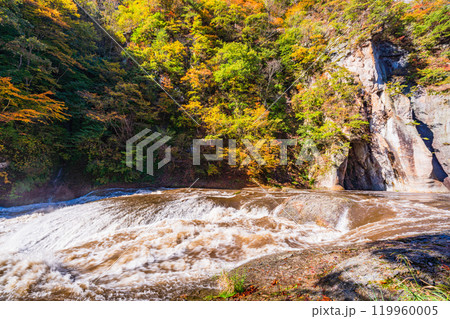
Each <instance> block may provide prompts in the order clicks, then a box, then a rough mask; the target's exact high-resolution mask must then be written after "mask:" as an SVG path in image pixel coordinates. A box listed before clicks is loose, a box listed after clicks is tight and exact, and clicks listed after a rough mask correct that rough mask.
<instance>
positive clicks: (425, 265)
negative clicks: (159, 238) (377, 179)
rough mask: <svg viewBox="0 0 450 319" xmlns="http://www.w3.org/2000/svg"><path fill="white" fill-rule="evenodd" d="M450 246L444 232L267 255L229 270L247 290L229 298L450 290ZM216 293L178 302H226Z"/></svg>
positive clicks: (379, 296) (400, 295)
mask: <svg viewBox="0 0 450 319" xmlns="http://www.w3.org/2000/svg"><path fill="white" fill-rule="evenodd" d="M449 247H450V233H445V234H442V233H440V234H430V235H421V236H416V237H408V238H402V239H396V240H385V241H377V242H371V243H365V244H356V245H351V246H342V247H328V248H320V249H319V248H312V249H309V250H305V251H290V252H283V253H279V254H274V255H269V256H265V257H262V258H259V259H255V260H252V261H250V262H248V263H246V264H244V265H242V266H240V267H238V268H236V269H234V270H232V271H231V273H233V272H238V273H239V274H245V278H246V279H245V285H246V290H245V292H243V293H241V294H236V295H235V296H233V297H230V298H227V299H228V300H402V299H405V296H406V294H407V292H405V290H404V289H402V284H401V283H404V284H406V285H408V283H412V284H414V283H416V282H417V283H418V284H419V285H420V286H439V287H441V288H443V289H444V290H445V291H447V292H448V291H450V287H449V284H450V249H449ZM214 281H215V279H214V278H212V279H211V280H210V283H211V286H212V287H214V284H213V283H214ZM211 286H210V287H211ZM218 294H219V291H218V290H214V289H203V290H202V289H198V290H195V291H192V290H191V291H189V292H186V294H183V295H180V296H179V297H177V298H174V299H176V300H204V299H207V300H210V299H212V300H224V298H221V297H215V296H217V295H218Z"/></svg>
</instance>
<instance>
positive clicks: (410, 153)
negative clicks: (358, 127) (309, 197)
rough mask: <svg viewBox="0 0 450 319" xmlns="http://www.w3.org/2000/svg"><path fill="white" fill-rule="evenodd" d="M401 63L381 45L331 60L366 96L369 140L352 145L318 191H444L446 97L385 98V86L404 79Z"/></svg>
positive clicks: (449, 121) (449, 181) (449, 170)
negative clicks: (395, 78) (397, 78)
mask: <svg viewBox="0 0 450 319" xmlns="http://www.w3.org/2000/svg"><path fill="white" fill-rule="evenodd" d="M406 61H407V60H406V52H404V51H402V50H399V49H397V48H395V47H394V46H392V45H391V44H389V43H386V42H384V43H378V44H375V43H368V44H366V45H365V46H363V47H361V48H360V49H359V50H358V51H356V52H354V51H352V52H351V53H346V54H344V55H342V56H339V57H337V58H336V62H337V63H338V64H339V65H341V66H343V67H345V68H347V69H348V70H349V71H350V72H352V73H354V74H355V76H357V77H358V78H359V80H360V81H361V83H362V85H363V90H364V94H366V95H367V96H368V99H369V101H370V103H369V104H370V105H369V110H368V118H367V120H368V121H369V123H370V124H369V127H370V135H371V140H370V142H365V141H353V142H352V143H351V148H350V150H349V152H348V156H347V157H346V158H344V159H337V160H336V162H335V164H334V168H333V169H332V171H331V172H330V173H329V174H328V175H329V176H324V178H322V179H321V180H319V181H318V185H319V186H322V187H326V188H335V187H336V184H338V185H341V186H344V187H345V188H346V189H366V190H387V191H405V192H447V191H448V189H450V178H449V177H448V176H449V174H450V156H449V155H450V96H449V95H448V94H447V95H429V94H428V93H427V92H426V91H425V90H422V91H420V92H416V93H415V94H414V96H413V97H408V96H406V95H404V94H396V95H395V96H393V94H392V93H389V90H388V88H387V85H386V83H387V82H389V81H390V80H391V78H392V76H394V75H397V76H402V75H406V74H407V62H406ZM330 176H332V177H333V178H329V177H330ZM444 184H445V185H447V187H445V186H444Z"/></svg>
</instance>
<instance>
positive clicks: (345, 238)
mask: <svg viewBox="0 0 450 319" xmlns="http://www.w3.org/2000/svg"><path fill="white" fill-rule="evenodd" d="M449 230H450V195H449V194H403V193H388V192H362V191H361V192H360V191H343V192H325V191H303V190H276V191H275V190H262V189H244V190H214V189H173V190H162V191H161V190H158V191H148V190H147V191H140V190H134V191H130V190H117V189H115V190H109V191H108V190H106V191H105V190H103V191H102V192H101V193H100V192H98V193H95V192H94V193H90V194H88V195H86V196H84V197H82V198H80V199H76V200H72V201H68V202H62V203H45V204H38V205H29V206H23V207H11V208H0V299H13V300H16V299H19V300H24V299H25V300H49V299H79V300H84V299H91V300H105V299H125V300H134V299H170V298H173V297H174V296H176V295H177V294H179V293H181V292H182V291H185V290H186V289H203V288H213V287H211V285H213V282H211V281H208V280H207V279H208V278H211V276H214V275H216V274H218V273H220V272H221V271H222V270H229V269H232V268H235V267H236V266H239V265H241V264H243V263H245V262H248V261H249V260H252V259H255V258H258V257H261V256H264V255H269V254H273V253H279V252H283V251H290V250H297V249H298V250H305V249H312V248H317V247H320V246H330V245H332V246H342V245H348V244H351V243H361V242H370V241H374V240H381V239H395V238H401V237H408V236H415V235H419V234H427V233H439V232H441V233H444V232H448V231H449Z"/></svg>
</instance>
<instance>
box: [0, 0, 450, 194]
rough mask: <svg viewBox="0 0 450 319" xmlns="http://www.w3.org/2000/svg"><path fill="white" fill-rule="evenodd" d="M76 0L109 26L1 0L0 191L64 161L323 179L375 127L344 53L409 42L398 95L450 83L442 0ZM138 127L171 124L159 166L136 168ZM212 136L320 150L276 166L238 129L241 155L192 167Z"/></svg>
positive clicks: (92, 177)
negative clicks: (260, 161) (257, 156)
mask: <svg viewBox="0 0 450 319" xmlns="http://www.w3.org/2000/svg"><path fill="white" fill-rule="evenodd" d="M77 3H78V4H79V5H80V6H81V7H82V8H84V9H85V10H86V12H87V13H88V14H89V15H90V16H91V17H93V18H94V19H95V20H96V21H98V22H99V24H100V25H101V26H102V27H103V28H104V29H105V30H106V31H107V32H108V33H109V34H110V35H111V36H112V37H113V38H114V40H112V39H111V38H110V37H109V36H108V35H107V34H106V33H105V32H103V31H102V30H101V29H100V27H99V26H98V25H96V24H95V23H94V22H93V21H92V19H91V18H90V17H89V16H88V14H86V12H85V11H83V10H82V9H80V8H79V7H78V6H77V4H76V3H75V2H74V1H72V0H0V107H1V113H0V165H1V166H0V192H1V193H0V194H1V197H3V198H4V199H5V198H6V197H8V198H15V197H18V196H21V195H22V194H24V193H26V192H28V191H32V190H33V189H35V188H38V187H41V186H43V185H46V184H48V183H49V182H51V181H53V180H54V179H55V178H56V177H57V176H58V174H63V175H64V176H65V177H64V178H66V179H70V176H74V175H78V176H85V179H86V180H88V181H91V182H92V183H93V184H96V185H100V184H110V183H119V182H120V183H130V182H148V183H156V181H157V180H158V178H162V177H164V176H167V175H168V174H170V175H172V176H178V179H179V180H186V182H187V183H188V182H189V181H193V180H194V179H195V178H194V177H203V178H205V179H208V178H215V179H218V178H219V179H220V178H221V177H223V176H224V175H236V176H247V177H249V178H256V179H257V180H259V181H261V182H262V183H265V184H271V185H277V184H283V185H295V186H299V187H300V186H301V187H309V186H312V185H313V184H314V182H315V180H316V179H317V177H318V176H320V175H321V174H324V173H325V172H326V171H327V169H328V168H329V165H331V164H332V160H331V159H332V158H333V157H334V156H336V154H338V153H339V152H341V151H342V150H344V149H346V150H348V148H349V146H350V144H351V142H352V141H358V140H368V139H370V130H369V122H370V117H368V111H367V108H368V105H370V103H371V102H370V101H369V97H368V95H367V94H366V91H365V90H364V89H363V87H362V84H361V82H360V80H359V79H358V78H357V77H355V76H354V74H353V73H352V72H350V71H349V70H348V69H347V68H345V67H344V66H342V64H340V63H338V62H339V57H340V55H341V54H342V52H352V51H355V50H357V49H358V48H359V47H360V46H362V45H364V44H366V43H368V42H371V43H381V42H383V43H389V44H390V45H392V46H395V47H396V48H398V49H399V50H403V51H404V52H407V55H406V57H407V61H406V67H405V70H406V71H405V70H404V72H403V73H402V74H400V75H399V76H392V77H391V78H390V79H389V82H388V84H387V86H388V89H389V92H390V93H391V94H392V95H393V96H395V95H396V94H399V93H402V94H405V95H407V96H409V95H412V94H414V92H415V91H416V90H419V89H420V90H426V91H427V92H429V93H430V94H443V93H445V92H448V90H449V88H450V78H449V72H450V65H449V62H450V47H449V42H450V5H449V2H448V1H446V0H435V1H426V0H425V1H411V2H409V3H406V2H404V1H393V0H376V1H372V0H370V1H369V0H334V1H326V0H322V1H320V0H297V1H290V0H287V1H283V0H250V1H241V0H123V1H122V0H97V1H86V0H79V1H78V0H77ZM115 41H117V42H118V43H119V44H120V45H121V46H122V47H124V48H125V50H126V52H123V51H122V50H121V49H120V47H119V46H118V45H117V44H116V43H115ZM131 57H132V58H131ZM133 60H135V61H137V62H138V63H139V64H140V66H141V67H139V66H138V65H136V63H135V61H133ZM163 89H164V90H163ZM166 92H167V93H169V94H170V96H169V95H168V94H167V93H166ZM143 128H150V129H151V130H153V131H158V132H161V133H163V134H166V135H170V136H171V137H172V140H171V141H170V144H171V146H172V156H173V158H174V160H173V161H172V162H171V163H170V164H169V165H167V167H165V168H164V169H163V170H161V171H159V172H158V174H159V175H157V176H156V177H151V176H149V175H146V174H144V173H140V172H137V171H135V170H133V169H130V168H128V167H126V166H125V155H124V152H125V142H126V140H127V139H129V138H130V137H131V136H133V135H134V134H136V133H138V132H139V131H141V130H142V129H143ZM205 137H207V138H225V139H237V140H240V139H242V138H247V139H249V140H250V141H253V142H256V141H258V140H261V139H266V140H270V139H275V138H297V139H299V140H300V141H302V140H306V139H312V140H313V141H314V142H315V143H316V144H317V148H318V150H319V152H320V153H321V155H322V156H321V161H317V160H314V159H313V160H311V161H309V162H304V163H303V164H302V165H295V154H297V153H298V152H299V150H300V148H301V146H300V145H299V146H297V147H292V148H290V149H289V154H288V155H289V158H290V159H293V160H290V161H289V164H288V165H286V166H279V165H276V163H277V162H276V155H277V154H278V153H279V151H278V150H277V151H274V149H272V148H271V147H270V145H269V144H265V145H264V146H263V147H262V148H261V151H260V152H261V154H262V156H263V157H264V160H265V161H266V163H267V165H265V166H259V165H257V164H256V163H254V162H252V163H250V165H245V166H244V165H241V164H242V161H243V160H244V158H245V157H246V149H245V147H244V146H243V145H241V144H240V142H239V141H238V151H237V165H236V166H231V167H230V166H228V164H227V162H214V163H209V164H208V163H206V162H205V163H203V165H202V166H199V167H194V166H192V165H191V164H190V163H192V158H191V156H192V155H191V151H190V147H191V143H192V138H205ZM226 153H227V149H226V148H225V154H226ZM158 176H159V177H158Z"/></svg>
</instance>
